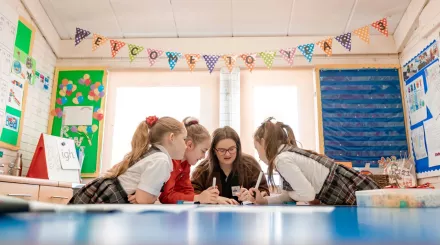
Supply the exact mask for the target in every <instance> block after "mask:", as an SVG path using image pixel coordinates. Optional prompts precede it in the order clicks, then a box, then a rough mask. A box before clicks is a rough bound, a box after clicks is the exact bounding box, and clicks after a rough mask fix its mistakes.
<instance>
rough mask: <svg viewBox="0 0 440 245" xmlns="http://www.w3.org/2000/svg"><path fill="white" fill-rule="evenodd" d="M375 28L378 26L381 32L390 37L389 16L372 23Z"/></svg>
mask: <svg viewBox="0 0 440 245" xmlns="http://www.w3.org/2000/svg"><path fill="white" fill-rule="evenodd" d="M371 25H372V26H373V27H374V28H376V29H377V30H378V31H379V32H380V33H382V34H384V35H385V36H386V37H388V21H387V18H383V19H381V20H378V21H376V22H374V23H372V24H371Z"/></svg>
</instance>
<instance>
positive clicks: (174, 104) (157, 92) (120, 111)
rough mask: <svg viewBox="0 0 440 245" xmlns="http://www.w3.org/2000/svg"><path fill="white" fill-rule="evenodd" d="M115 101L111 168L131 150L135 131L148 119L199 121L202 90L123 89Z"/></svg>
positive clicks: (177, 88)
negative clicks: (171, 118)
mask: <svg viewBox="0 0 440 245" xmlns="http://www.w3.org/2000/svg"><path fill="white" fill-rule="evenodd" d="M182 95H185V98H184V99H182ZM115 102H116V103H115V117H114V118H115V119H114V128H113V133H112V141H113V145H112V151H111V152H112V154H111V166H113V165H114V164H116V163H118V162H120V161H121V160H122V159H123V157H124V155H125V154H127V153H128V152H129V151H130V150H131V139H132V136H133V134H134V131H135V130H136V128H137V126H138V124H139V123H140V122H141V121H142V120H145V117H146V116H149V115H156V116H158V117H162V116H170V117H174V118H176V119H177V120H183V118H185V117H187V116H188V115H191V116H194V117H197V118H200V87H120V88H117V89H116V101H115Z"/></svg>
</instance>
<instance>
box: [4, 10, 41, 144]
mask: <svg viewBox="0 0 440 245" xmlns="http://www.w3.org/2000/svg"><path fill="white" fill-rule="evenodd" d="M34 33H35V29H34V27H33V26H32V25H31V24H30V23H29V22H27V21H26V20H25V19H24V18H22V17H20V18H19V20H18V24H17V32H16V37H15V48H14V59H13V62H12V67H11V79H10V81H7V82H8V91H7V93H8V95H9V96H8V101H7V104H6V108H5V115H4V121H3V122H0V147H2V148H6V149H10V150H19V149H20V141H21V131H22V128H23V118H24V112H25V108H26V98H27V88H28V84H33V82H34V81H35V78H34V76H33V74H34V73H35V68H36V62H35V60H34V59H32V58H31V55H32V48H33V40H34Z"/></svg>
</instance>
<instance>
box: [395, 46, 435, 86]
mask: <svg viewBox="0 0 440 245" xmlns="http://www.w3.org/2000/svg"><path fill="white" fill-rule="evenodd" d="M438 57H439V52H438V46H437V40H434V41H433V42H432V43H431V44H430V45H429V46H428V47H426V48H425V49H424V50H422V52H420V53H419V54H418V55H417V56H415V57H414V58H413V59H412V60H410V61H409V62H408V63H406V64H405V65H404V66H403V68H402V71H403V80H405V81H406V80H408V79H409V78H411V77H412V76H414V75H415V74H416V73H417V72H419V71H421V70H422V69H423V68H425V67H426V66H427V65H429V64H430V63H431V62H432V61H433V60H435V59H436V58H438Z"/></svg>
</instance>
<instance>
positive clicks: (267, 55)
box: [259, 51, 277, 69]
mask: <svg viewBox="0 0 440 245" xmlns="http://www.w3.org/2000/svg"><path fill="white" fill-rule="evenodd" d="M259 55H260V57H261V58H263V61H264V64H266V67H267V68H268V69H270V68H272V65H273V60H274V59H275V56H276V55H277V52H275V51H273V52H261V53H260V54H259Z"/></svg>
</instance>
